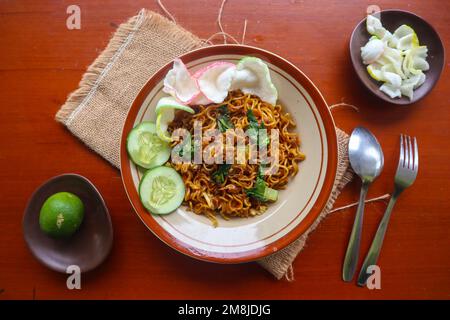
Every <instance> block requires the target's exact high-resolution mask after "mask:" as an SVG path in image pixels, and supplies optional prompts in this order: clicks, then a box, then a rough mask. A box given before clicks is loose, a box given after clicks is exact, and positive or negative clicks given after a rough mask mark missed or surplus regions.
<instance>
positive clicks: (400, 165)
mask: <svg viewBox="0 0 450 320" xmlns="http://www.w3.org/2000/svg"><path fill="white" fill-rule="evenodd" d="M404 153H405V150H404V148H403V134H401V135H400V158H399V159H398V167H397V170H398V169H399V168H401V167H403V163H404V161H405V155H404Z"/></svg>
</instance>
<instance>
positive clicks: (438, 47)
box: [350, 10, 445, 105]
mask: <svg viewBox="0 0 450 320" xmlns="http://www.w3.org/2000/svg"><path fill="white" fill-rule="evenodd" d="M379 14H380V16H377V17H379V18H380V20H381V23H382V24H383V27H385V28H386V29H387V30H389V31H390V32H394V31H395V29H397V28H398V27H400V26H401V25H402V24H407V25H409V26H410V27H412V28H413V29H414V31H415V32H416V33H417V36H418V38H419V41H420V45H426V46H427V47H428V57H427V61H428V63H429V64H430V69H429V70H428V71H426V72H425V75H426V76H427V78H426V80H425V83H424V84H422V85H421V86H420V87H419V88H417V89H416V90H414V96H413V99H412V100H409V98H408V97H401V98H394V99H392V98H391V97H389V96H388V95H386V94H385V93H384V92H382V91H380V89H379V87H380V86H381V84H382V83H381V82H378V81H376V80H375V79H373V78H372V77H371V76H370V75H369V73H368V72H367V69H366V65H364V64H363V62H362V59H361V47H363V46H364V45H365V44H366V43H367V41H368V40H369V38H370V37H371V35H370V34H369V33H368V32H367V30H366V18H364V19H363V20H362V21H361V22H359V23H358V25H357V26H356V28H355V29H354V30H353V33H352V35H351V37H350V56H351V59H352V64H353V67H354V68H355V71H356V74H357V75H358V77H359V79H361V81H362V83H363V84H364V85H365V86H366V87H367V88H368V89H369V91H370V92H372V93H373V94H375V95H376V96H377V97H379V98H381V99H383V100H384V101H387V102H390V103H394V104H400V105H408V104H412V103H414V102H416V101H418V100H420V99H422V98H423V97H425V96H426V95H427V94H428V93H429V92H430V91H431V89H433V87H434V85H435V84H436V83H437V81H438V80H439V77H440V75H441V72H442V69H443V68H444V60H445V51H444V46H443V45H442V41H441V39H440V38H439V35H438V33H437V32H436V30H435V29H434V28H433V27H432V26H431V25H430V24H429V23H428V22H426V21H425V20H424V19H422V18H421V17H419V16H417V15H415V14H413V13H411V12H408V11H403V10H384V11H380V12H379Z"/></svg>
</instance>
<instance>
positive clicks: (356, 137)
mask: <svg viewBox="0 0 450 320" xmlns="http://www.w3.org/2000/svg"><path fill="white" fill-rule="evenodd" d="M348 155H349V159H350V164H351V165H352V168H353V171H355V173H356V174H357V175H358V176H359V177H360V178H361V180H362V186H361V193H360V196H359V204H358V209H357V211H356V216H355V221H354V223H353V229H352V233H351V235H350V240H349V242H348V247H347V252H346V253H345V259H344V265H343V270H342V278H343V279H344V281H351V280H352V278H353V276H354V274H355V270H356V264H357V262H358V255H359V246H360V242H361V230H362V223H363V215H364V201H365V200H366V195H367V190H368V189H369V186H370V184H371V183H372V182H373V181H374V180H375V178H376V177H378V176H379V175H380V173H381V170H383V164H384V157H383V151H382V150H381V146H380V144H379V143H378V141H377V139H376V138H375V137H374V136H373V134H372V133H371V132H370V131H369V130H367V129H365V128H362V127H358V128H355V129H354V130H353V132H352V135H351V136H350V141H349V143H348Z"/></svg>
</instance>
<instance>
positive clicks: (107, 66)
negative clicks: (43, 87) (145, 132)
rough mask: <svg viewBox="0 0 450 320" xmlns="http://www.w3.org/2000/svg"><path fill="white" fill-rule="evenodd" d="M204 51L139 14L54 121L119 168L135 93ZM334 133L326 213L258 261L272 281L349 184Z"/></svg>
mask: <svg viewBox="0 0 450 320" xmlns="http://www.w3.org/2000/svg"><path fill="white" fill-rule="evenodd" d="M204 45H205V42H203V41H202V40H201V39H200V38H198V37H196V36H195V35H193V34H192V33H190V32H189V31H187V30H185V29H183V28H182V27H180V26H179V25H177V24H175V23H173V22H171V21H169V20H168V19H166V18H164V17H162V16H161V15H159V14H157V13H155V12H151V11H147V10H145V9H143V10H141V11H140V12H139V14H138V15H136V16H134V17H132V18H130V19H129V20H128V21H127V22H125V23H123V24H121V25H120V26H119V28H118V29H117V31H116V32H115V33H114V35H113V37H112V38H111V40H110V42H109V44H108V46H107V47H106V49H105V50H104V51H103V52H102V53H101V54H100V55H99V57H98V58H97V59H96V60H95V61H94V62H93V63H92V64H91V65H90V66H89V67H88V69H87V71H86V73H85V74H84V75H83V77H82V80H81V81H80V84H79V87H78V89H76V90H75V91H74V92H73V93H71V94H70V95H69V97H68V98H67V101H66V102H65V104H64V105H63V106H62V107H61V109H60V110H59V111H58V113H57V114H56V120H57V121H59V122H61V123H62V124H64V125H65V126H66V127H67V129H69V131H70V132H72V134H73V135H75V136H76V137H78V138H79V139H80V140H82V141H83V142H84V143H85V144H86V145H87V146H88V147H89V148H91V149H92V150H94V151H95V152H97V153H98V154H99V155H101V156H102V157H103V158H105V159H106V160H108V161H109V162H110V163H111V164H112V165H114V166H115V167H117V168H119V167H120V163H119V149H120V136H121V130H122V127H123V124H124V122H125V118H126V115H127V112H128V109H129V108H130V106H131V104H132V102H133V100H134V98H135V97H136V96H137V94H138V93H139V91H140V89H141V88H142V87H143V86H144V84H145V83H146V82H147V81H148V79H149V78H150V77H151V76H152V75H153V74H154V73H155V72H156V71H157V70H158V69H159V68H161V67H162V66H163V65H165V64H166V63H168V62H170V61H171V60H173V59H174V58H176V57H178V56H180V55H182V54H183V53H186V52H188V51H190V50H192V49H195V48H199V47H201V46H204ZM336 131H337V135H338V142H339V167H338V173H337V178H336V181H335V185H334V188H333V192H332V195H331V197H330V199H329V201H328V203H327V206H326V208H325V210H324V211H323V212H322V213H321V215H320V217H319V219H317V220H316V221H315V223H314V224H313V225H312V226H311V228H310V229H309V230H308V231H307V232H305V233H304V235H302V236H301V237H300V238H299V239H298V240H296V241H295V242H294V243H292V244H291V245H289V246H288V247H287V248H285V249H283V250H281V251H279V252H277V253H274V254H272V255H271V256H269V257H266V258H264V259H262V260H260V261H259V263H260V265H261V266H263V267H264V268H265V269H267V270H268V271H269V272H271V273H272V274H273V275H274V276H275V277H276V278H277V279H281V278H283V277H284V276H286V275H287V271H288V270H292V262H293V261H294V259H295V257H296V256H297V255H298V253H299V252H300V251H301V250H302V249H303V247H304V246H305V242H306V239H307V237H308V234H309V233H310V232H311V231H312V230H314V229H315V228H316V227H317V225H318V224H319V223H320V221H321V220H322V219H323V218H324V217H325V216H326V215H327V214H328V212H329V211H330V210H331V208H332V206H333V203H334V201H335V199H336V198H337V196H338V195H339V193H340V191H341V190H342V188H343V187H344V186H345V184H346V183H347V182H348V181H349V180H350V179H351V174H350V173H349V172H348V158H347V154H346V150H347V143H348V135H347V134H345V133H344V132H343V131H341V130H339V129H336ZM288 278H289V277H288Z"/></svg>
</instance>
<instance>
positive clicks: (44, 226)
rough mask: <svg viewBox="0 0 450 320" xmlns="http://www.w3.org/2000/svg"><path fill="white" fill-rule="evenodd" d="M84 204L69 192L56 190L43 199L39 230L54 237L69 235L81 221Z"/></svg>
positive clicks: (76, 228)
mask: <svg viewBox="0 0 450 320" xmlns="http://www.w3.org/2000/svg"><path fill="white" fill-rule="evenodd" d="M83 217H84V205H83V202H82V201H81V199H80V198H78V197H77V196H76V195H74V194H73V193H70V192H58V193H55V194H54V195H52V196H50V197H48V198H47V200H45V202H44V204H43V205H42V208H41V212H40V215H39V225H40V226H41V230H42V231H44V232H45V233H46V234H48V235H49V236H52V237H55V238H62V237H69V236H71V235H72V234H74V233H75V232H76V231H77V230H78V228H79V227H80V225H81V222H83Z"/></svg>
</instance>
